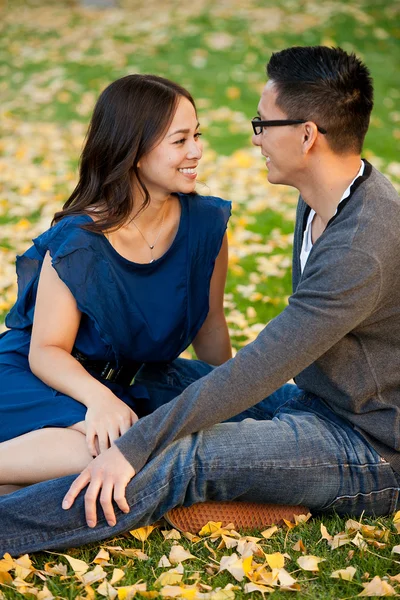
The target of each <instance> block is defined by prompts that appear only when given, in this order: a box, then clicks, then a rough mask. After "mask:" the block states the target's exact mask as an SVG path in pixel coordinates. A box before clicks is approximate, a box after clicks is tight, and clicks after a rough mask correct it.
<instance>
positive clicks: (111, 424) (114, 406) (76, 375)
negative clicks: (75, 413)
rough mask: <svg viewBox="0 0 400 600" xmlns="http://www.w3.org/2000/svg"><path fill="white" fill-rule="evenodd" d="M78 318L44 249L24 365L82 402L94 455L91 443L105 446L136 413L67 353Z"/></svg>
mask: <svg viewBox="0 0 400 600" xmlns="http://www.w3.org/2000/svg"><path fill="white" fill-rule="evenodd" d="M80 320H81V312H80V311H79V309H78V307H77V304H76V301H75V298H74V297H73V295H72V294H71V292H70V291H69V289H68V287H67V286H66V285H65V283H64V282H63V281H61V279H60V278H59V277H58V275H57V272H56V271H55V269H54V268H53V266H52V264H51V259H50V255H49V254H46V256H45V259H44V261H43V266H42V270H41V274H40V279H39V285H38V292H37V298H36V305H35V316H34V320H33V328H32V338H31V345H30V351H29V365H30V367H31V370H32V372H33V373H34V374H35V375H36V376H37V377H39V379H41V380H42V381H44V382H45V383H46V384H47V385H49V386H50V387H53V388H55V389H56V390H58V391H59V392H61V393H63V394H66V395H68V396H71V397H72V398H74V399H75V400H77V401H78V402H81V403H82V404H84V405H85V406H87V408H88V411H87V414H86V439H87V442H88V447H89V450H90V452H91V453H92V454H93V455H94V456H95V455H97V451H96V442H98V445H99V449H100V452H102V451H103V450H105V449H107V448H108V447H109V446H110V445H111V443H112V442H113V441H114V440H115V439H117V438H118V437H120V436H121V435H122V434H123V433H125V432H126V431H127V430H128V429H129V427H130V426H131V425H132V424H133V423H134V422H136V421H137V417H136V415H135V413H134V412H133V411H132V410H130V408H129V407H128V406H126V405H125V404H124V403H123V402H122V401H121V400H120V399H119V398H117V396H115V395H114V394H113V393H112V392H111V391H110V390H109V389H108V388H107V387H106V386H104V385H103V384H102V383H100V382H99V381H97V380H96V379H95V378H94V377H92V376H91V375H90V374H89V373H88V372H87V371H86V369H85V368H84V367H83V366H82V365H81V364H80V363H79V362H78V361H77V360H76V359H75V358H74V357H73V356H72V355H71V351H72V348H73V345H74V343H75V339H76V336H77V333H78V328H79V324H80ZM55 401H57V400H55ZM96 438H97V439H96Z"/></svg>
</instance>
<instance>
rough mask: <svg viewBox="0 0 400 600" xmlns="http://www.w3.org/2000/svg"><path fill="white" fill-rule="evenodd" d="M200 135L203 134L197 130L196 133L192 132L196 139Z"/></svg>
mask: <svg viewBox="0 0 400 600" xmlns="http://www.w3.org/2000/svg"><path fill="white" fill-rule="evenodd" d="M201 135H203V134H202V133H200V131H198V132H197V133H195V134H194V137H195V138H196V140H198V139H199V137H200V136H201Z"/></svg>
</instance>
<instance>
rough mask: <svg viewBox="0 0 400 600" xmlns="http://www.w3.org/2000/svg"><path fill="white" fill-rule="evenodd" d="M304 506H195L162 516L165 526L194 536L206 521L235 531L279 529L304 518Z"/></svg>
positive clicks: (221, 504)
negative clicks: (285, 524) (295, 516)
mask: <svg viewBox="0 0 400 600" xmlns="http://www.w3.org/2000/svg"><path fill="white" fill-rule="evenodd" d="M308 512H309V510H308V508H306V507H305V506H288V505H287V504H259V503H256V502H234V501H232V502H199V503H197V504H192V506H177V507H176V508H173V509H172V510H170V511H169V512H167V513H166V514H165V515H164V519H165V520H166V521H167V523H168V524H169V525H171V526H172V527H174V528H175V529H177V530H178V531H182V532H186V531H188V532H189V533H198V532H199V531H200V529H202V527H204V525H206V524H207V523H208V522H209V521H216V522H220V521H222V526H226V525H228V524H229V523H233V525H234V526H235V529H263V528H265V527H269V526H271V525H280V524H282V522H283V519H286V520H287V521H293V520H294V515H306V514H308Z"/></svg>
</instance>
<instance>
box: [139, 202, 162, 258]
mask: <svg viewBox="0 0 400 600" xmlns="http://www.w3.org/2000/svg"><path fill="white" fill-rule="evenodd" d="M166 207H167V200H166V201H165V204H164V209H163V215H162V219H161V225H160V229H159V230H158V233H157V235H156V239H155V240H154V242H153V243H152V244H149V242H148V241H147V240H146V238H145V237H144V235H143V233H142V232H141V231H140V229H139V227H138V226H137V225H136V223H135V221H132V225H134V226H135V227H136V229H137V230H138V232H139V233H140V235H141V236H142V238H143V239H144V241H145V242H146V245H147V246H148V247H149V250H150V256H151V260H150V261H149V264H150V263H152V262H154V261H155V258H154V255H153V250H154V247H155V245H156V244H157V242H158V239H159V237H160V235H161V231H162V228H163V225H164V217H165V209H166Z"/></svg>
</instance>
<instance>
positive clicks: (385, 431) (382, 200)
mask: <svg viewBox="0 0 400 600" xmlns="http://www.w3.org/2000/svg"><path fill="white" fill-rule="evenodd" d="M307 213H308V207H307V205H306V204H305V203H304V201H303V200H302V199H301V198H300V200H299V205H298V211H297V218H296V229H295V239H294V250H293V294H292V296H291V297H290V298H289V304H288V306H287V307H286V308H285V309H284V310H283V311H282V313H281V314H280V315H278V316H277V317H276V318H275V319H273V320H272V321H270V322H269V323H268V325H267V326H266V327H265V328H264V329H263V331H262V332H261V333H260V334H259V336H258V337H257V339H256V340H255V341H254V342H252V343H251V344H248V345H247V346H245V347H244V348H243V349H241V350H240V351H239V352H238V353H237V355H236V356H235V358H233V359H231V360H229V361H228V362H226V363H225V364H223V365H221V366H220V367H218V368H216V369H215V370H214V371H212V372H211V373H210V374H209V375H207V376H206V377H204V378H202V379H200V380H199V381H197V382H195V383H193V384H192V385H190V386H189V387H188V388H187V389H186V390H185V391H184V392H183V393H182V394H181V395H180V396H178V397H177V398H175V399H174V400H173V401H171V402H170V403H168V404H166V405H164V406H162V407H160V408H159V409H158V410H157V411H155V412H154V413H153V414H151V415H149V416H147V417H145V418H143V419H141V420H140V421H138V422H137V423H136V424H135V425H134V426H133V427H132V428H131V429H130V430H129V431H128V432H127V433H126V434H125V435H124V436H122V437H121V438H120V439H119V440H118V441H117V442H116V443H117V446H118V448H119V449H120V450H121V452H122V453H123V454H124V456H125V457H126V458H127V459H128V460H129V462H130V463H131V464H132V466H133V467H134V469H135V470H136V471H139V470H140V469H141V468H142V467H143V465H144V464H145V463H146V462H147V461H148V460H149V459H150V458H151V457H152V456H154V455H155V454H157V453H159V452H160V451H161V450H162V449H163V448H165V447H166V446H167V445H168V444H170V443H171V442H173V441H174V440H176V439H178V438H180V437H182V436H184V435H187V434H190V433H193V432H195V431H199V430H200V429H204V428H206V427H210V426H211V425H214V424H215V423H219V422H221V421H223V420H225V419H227V418H229V417H231V416H233V415H235V414H237V413H239V412H241V411H243V410H245V409H246V408H248V407H250V406H252V405H254V404H256V403H257V402H259V401H260V400H262V399H263V398H265V397H266V396H268V395H269V394H271V393H272V392H274V391H275V390H276V389H277V388H278V387H280V386H281V385H283V384H284V383H286V382H287V381H288V380H289V379H291V378H293V377H295V380H296V383H297V385H298V386H299V387H300V388H302V389H303V390H305V391H307V392H311V393H313V394H316V395H317V396H319V397H320V398H322V399H323V400H325V402H326V403H327V404H328V405H329V407H330V408H331V409H332V410H333V411H335V412H336V413H337V414H339V415H341V416H342V417H344V418H345V419H347V420H348V421H350V422H351V423H352V424H353V425H354V426H355V427H356V428H357V429H358V430H359V431H360V433H361V434H363V435H364V436H365V437H366V438H367V439H368V440H369V442H370V443H371V445H372V446H374V447H375V448H376V450H377V451H378V452H379V453H380V454H381V455H382V456H383V457H384V458H385V459H386V460H388V461H389V462H390V463H391V464H392V466H393V468H394V469H395V470H396V471H397V472H398V473H400V199H399V196H398V194H397V193H396V191H395V189H394V188H393V187H392V185H391V184H390V183H389V181H388V180H387V179H385V177H384V176H383V175H382V174H381V173H379V172H378V171H377V170H376V169H374V168H373V167H371V165H369V164H368V163H366V168H365V171H364V175H363V176H362V177H360V178H359V179H358V180H357V181H356V182H355V183H354V184H353V188H352V190H351V195H350V196H349V198H348V199H346V200H344V201H343V202H342V203H341V204H340V206H339V210H338V213H337V214H336V215H335V217H334V218H333V219H331V221H330V222H329V224H328V226H327V228H326V229H325V231H324V233H323V234H322V235H321V237H320V238H319V239H318V240H317V242H316V243H315V244H314V246H313V248H312V250H311V253H310V255H309V258H308V261H307V264H306V266H305V269H304V271H303V274H301V272H300V249H301V242H302V235H303V230H304V224H305V222H306V219H307Z"/></svg>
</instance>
